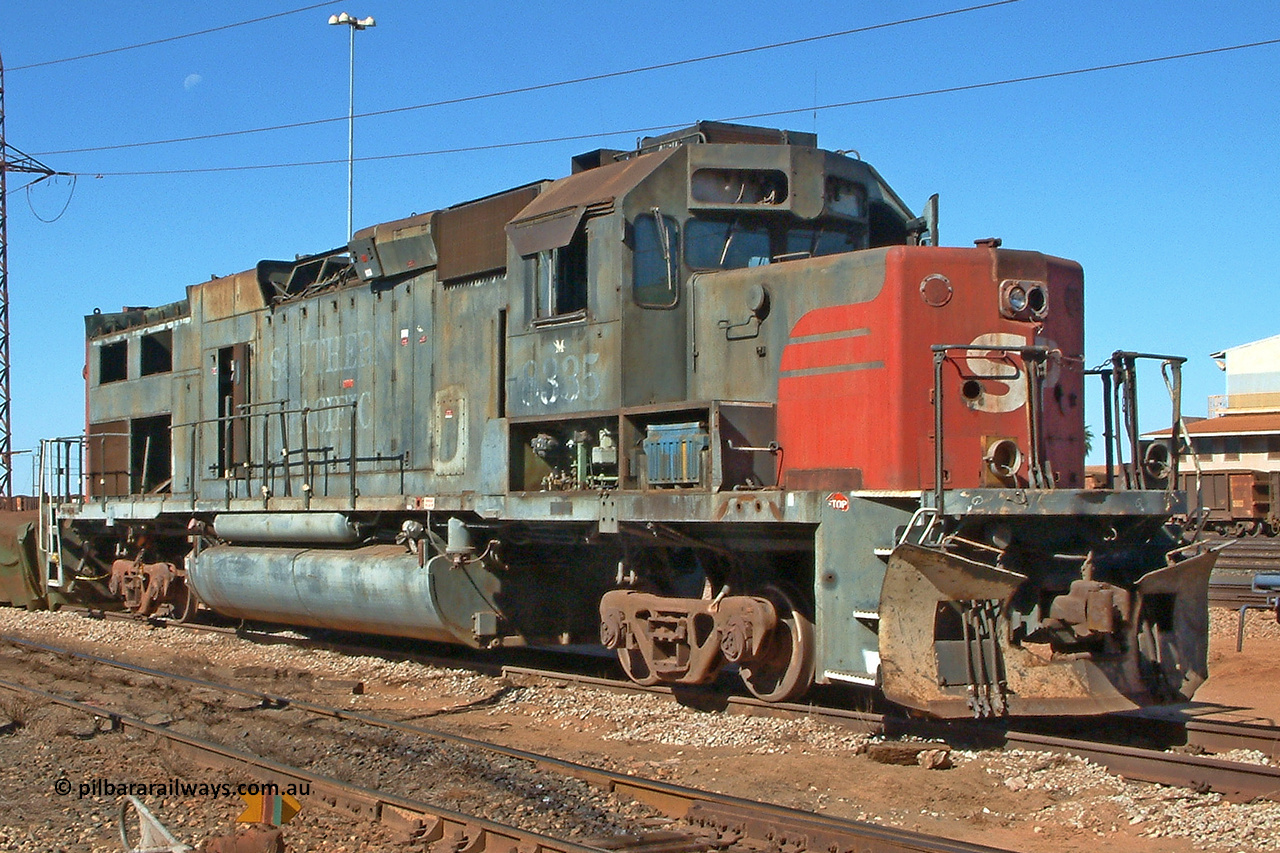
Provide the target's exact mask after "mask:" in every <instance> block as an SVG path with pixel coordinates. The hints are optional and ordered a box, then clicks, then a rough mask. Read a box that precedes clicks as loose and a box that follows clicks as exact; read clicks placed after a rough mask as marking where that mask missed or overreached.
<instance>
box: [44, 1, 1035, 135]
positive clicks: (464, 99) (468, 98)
mask: <svg viewBox="0 0 1280 853" xmlns="http://www.w3.org/2000/svg"><path fill="white" fill-rule="evenodd" d="M1019 2H1022V0H993V2H990V3H982V4H979V5H977V6H965V7H964V8H960V9H950V10H948V11H945V12H935V13H933V14H930V15H919V16H917V17H914V18H901V19H899V20H896V21H886V22H885V23H882V24H870V25H868V26H865V27H855V28H853V29H848V30H840V31H838V32H831V33H822V34H820V35H814V36H804V37H802V38H796V39H788V40H787V41H779V42H773V43H772V44H762V45H757V46H755V47H744V48H738V49H737V50H726V51H721V52H719V53H709V54H706V55H704V56H694V57H690V58H687V59H673V60H671V61H669V62H658V63H654V64H652V65H642V66H640V67H638V68H627V69H624V70H621V71H606V72H602V73H600V74H588V75H585V76H582V77H572V78H569V79H566V80H556V81H553V82H550V83H535V84H532V85H529V86H517V87H514V88H510V89H500V90H498V91H495V92H483V93H481V94H477V95H462V96H459V97H457V98H445V99H443V100H439V101H431V102H429V103H425V104H414V105H412V106H407V107H391V108H389V109H385V110H373V111H371V112H365V113H356V115H355V118H362V119H363V118H375V117H379V116H389V115H396V114H398V113H407V112H414V111H416V110H426V109H432V108H434V107H446V106H455V105H457V104H468V103H473V102H475V101H484V100H489V99H491V98H503V97H508V96H511V95H524V94H528V93H530V92H542V91H546V90H547V89H557V88H560V87H563V86H575V85H578V84H580V83H594V82H597V81H600V80H613V79H616V78H618V77H628V76H631V75H633V74H644V73H647V72H650V71H663V70H666V69H668V68H679V67H681V66H684V65H694V64H697V63H700V62H712V61H714V60H717V59H730V58H733V57H737V56H747V55H750V54H753V53H760V52H762V51H766V50H778V49H780V48H784V47H794V46H796V45H801V44H811V43H813V42H818V41H825V40H828V39H835V38H843V37H844V36H851V35H858V34H861V33H869V32H874V31H876V30H885V29H889V28H891V27H901V26H905V25H907V24H918V23H922V22H924V21H932V20H937V19H938V18H948V17H951V16H953V15H963V14H966V13H969V12H978V11H981V10H983V9H993V8H995V7H997V6H1009V5H1011V4H1013V3H1019ZM347 120H348V117H347V116H345V115H342V116H333V117H331V118H317V119H308V120H306V121H295V122H289V123H287V124H273V125H268V126H265V127H253V128H245V129H242V130H225V131H221V132H218V133H203V134H198V135H195V136H176V137H172V138H170V139H154V140H149V141H144V142H123V143H119V144H116V145H97V146H93V147H88V148H64V149H61V150H59V151H43V152H41V154H42V156H49V155H53V154H88V153H96V152H100V151H120V150H123V149H128V148H146V147H150V146H154V145H172V144H175V143H180V142H203V141H207V140H210V139H226V138H227V137H232V136H247V135H250V134H254V133H270V132H273V131H278V130H295V129H297V128H301V127H315V126H316V125H321V124H331V123H333V122H339V121H347Z"/></svg>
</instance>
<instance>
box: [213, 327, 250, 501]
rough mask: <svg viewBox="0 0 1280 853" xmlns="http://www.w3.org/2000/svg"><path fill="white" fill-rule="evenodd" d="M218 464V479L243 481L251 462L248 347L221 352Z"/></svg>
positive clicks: (222, 350)
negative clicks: (248, 408)
mask: <svg viewBox="0 0 1280 853" xmlns="http://www.w3.org/2000/svg"><path fill="white" fill-rule="evenodd" d="M217 381H218V410H217V411H218V461H217V469H216V470H217V472H218V476H219V477H224V478H225V477H234V478H237V479H243V478H244V477H246V476H247V473H248V470H247V466H246V463H248V462H249V415H248V412H247V411H246V410H245V408H244V407H245V406H246V405H248V403H249V345H248V344H247V343H244V344H233V345H231V346H229V347H222V348H221V349H219V350H218V366H217Z"/></svg>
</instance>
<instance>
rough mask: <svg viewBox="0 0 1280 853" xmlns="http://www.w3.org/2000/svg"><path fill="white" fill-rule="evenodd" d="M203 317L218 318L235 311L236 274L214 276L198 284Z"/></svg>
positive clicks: (231, 314) (208, 318) (205, 318)
mask: <svg viewBox="0 0 1280 853" xmlns="http://www.w3.org/2000/svg"><path fill="white" fill-rule="evenodd" d="M200 291H201V297H202V299H201V301H202V303H203V306H202V307H203V308H204V317H203V319H204V320H205V321H206V322H208V321H210V320H218V319H221V318H223V317H231V316H233V315H234V314H235V313H236V276H226V277H225V278H215V279H213V280H212V281H207V282H205V283H204V284H203V285H201V286H200Z"/></svg>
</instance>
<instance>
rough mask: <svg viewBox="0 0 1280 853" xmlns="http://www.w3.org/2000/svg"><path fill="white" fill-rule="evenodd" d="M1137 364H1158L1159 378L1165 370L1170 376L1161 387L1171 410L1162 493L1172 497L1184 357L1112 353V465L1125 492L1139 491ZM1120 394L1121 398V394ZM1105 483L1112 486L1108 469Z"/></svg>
mask: <svg viewBox="0 0 1280 853" xmlns="http://www.w3.org/2000/svg"><path fill="white" fill-rule="evenodd" d="M1139 360H1149V361H1159V362H1160V363H1161V372H1162V374H1163V373H1165V370H1166V368H1167V369H1168V371H1169V373H1171V374H1172V376H1171V377H1170V376H1169V375H1168V374H1165V386H1166V388H1167V389H1168V391H1169V401H1170V403H1171V404H1172V409H1173V411H1172V418H1171V421H1170V422H1171V426H1170V429H1169V474H1168V482H1167V483H1166V485H1165V491H1167V492H1169V493H1170V494H1172V493H1173V492H1175V491H1177V489H1178V461H1179V459H1180V457H1181V454H1180V453H1179V452H1178V429H1179V426H1181V425H1182V365H1183V364H1184V363H1186V358H1185V357H1183V356H1178V355H1161V354H1159V353H1147V352H1130V351H1126V350H1116V351H1115V352H1113V353H1112V354H1111V371H1110V372H1111V380H1112V381H1111V394H1112V396H1113V398H1114V400H1113V405H1112V408H1111V411H1110V417H1111V418H1114V419H1116V421H1117V423H1116V424H1115V427H1116V429H1115V430H1113V431H1110V438H1111V440H1112V441H1114V442H1115V448H1116V452H1115V463H1116V464H1118V465H1119V467H1120V470H1121V471H1122V472H1123V473H1124V482H1125V488H1126V489H1140V488H1142V471H1141V470H1140V465H1141V457H1142V445H1141V436H1140V434H1139V431H1138V372H1137V362H1138V361H1139ZM1122 390H1123V395H1122V393H1121V392H1122ZM1120 419H1123V428H1124V433H1125V437H1126V438H1127V439H1128V443H1129V453H1130V462H1129V464H1125V462H1124V457H1123V454H1122V453H1121V444H1120V436H1119V434H1118V433H1119V431H1120V427H1121V426H1122V424H1120V423H1119V420H1120ZM1183 429H1185V426H1183ZM1108 450H1110V448H1108ZM1111 464H1112V460H1111V454H1110V453H1109V452H1108V466H1110V465H1111ZM1108 481H1109V483H1111V484H1114V483H1113V477H1112V475H1111V471H1110V468H1108Z"/></svg>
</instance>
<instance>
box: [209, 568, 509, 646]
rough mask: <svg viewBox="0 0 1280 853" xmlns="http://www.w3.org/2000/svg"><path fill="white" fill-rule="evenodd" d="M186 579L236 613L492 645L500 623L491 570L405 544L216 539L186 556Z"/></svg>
mask: <svg viewBox="0 0 1280 853" xmlns="http://www.w3.org/2000/svg"><path fill="white" fill-rule="evenodd" d="M188 580H189V581H190V583H191V586H192V588H193V589H194V590H195V592H196V595H198V596H199V597H200V600H201V601H202V602H204V604H205V605H207V606H208V607H211V608H213V609H214V610H216V611H218V612H219V613H221V614H223V615H225V616H231V617H233V618H239V619H253V620H257V621H262V622H278V623H283V624H289V625H301V626H307V627H313V628H329V629H333V630H339V631H358V632H364V633H371V634H387V635H390V636H401V637H415V638H418V639H422V640H433V641H436V642H445V643H463V644H466V645H469V646H485V645H491V644H492V643H493V642H495V641H496V640H497V637H496V636H495V635H496V632H497V626H498V625H499V624H500V620H499V613H498V610H497V608H496V607H495V605H494V604H493V600H494V597H495V595H496V594H497V593H498V592H499V587H498V585H497V583H496V579H495V578H494V576H493V575H491V574H489V573H488V572H486V571H484V570H483V569H482V568H481V567H479V566H466V565H463V566H459V565H455V564H454V563H453V561H451V560H449V559H448V558H445V557H434V558H432V559H431V560H429V561H427V563H426V564H425V565H423V564H422V563H420V561H419V559H418V557H417V556H416V555H414V554H411V553H407V552H406V550H405V549H404V548H403V547H401V546H398V545H371V546H367V547H363V548H353V549H316V548H310V549H309V548H296V547H295V548H267V547H244V546H238V545H218V546H215V547H212V548H206V549H205V550H204V551H202V552H201V553H200V554H199V555H198V556H195V557H194V558H192V559H190V560H189V561H188ZM440 602H443V608H442V607H441V604H440Z"/></svg>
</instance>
